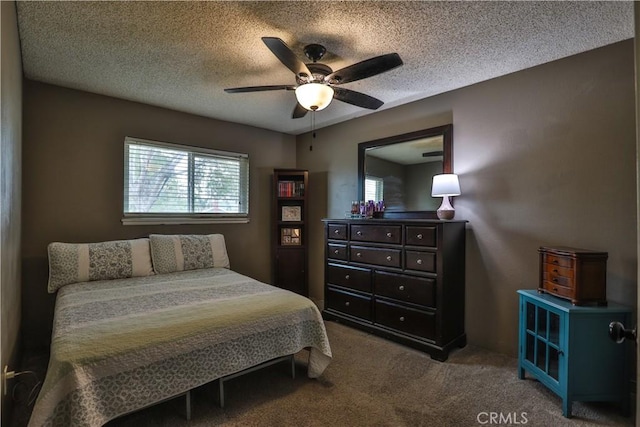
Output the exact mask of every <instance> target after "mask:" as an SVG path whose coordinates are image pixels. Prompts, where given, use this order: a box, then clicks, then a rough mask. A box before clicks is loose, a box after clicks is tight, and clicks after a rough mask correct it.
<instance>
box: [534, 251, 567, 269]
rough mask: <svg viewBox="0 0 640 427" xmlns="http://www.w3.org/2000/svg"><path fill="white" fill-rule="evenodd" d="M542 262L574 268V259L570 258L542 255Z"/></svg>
mask: <svg viewBox="0 0 640 427" xmlns="http://www.w3.org/2000/svg"><path fill="white" fill-rule="evenodd" d="M542 262H544V263H546V264H550V265H555V266H556V267H564V268H573V267H574V265H573V259H572V258H571V257H568V256H562V255H556V254H549V253H544V254H542Z"/></svg>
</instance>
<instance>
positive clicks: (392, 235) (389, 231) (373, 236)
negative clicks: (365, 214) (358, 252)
mask: <svg viewBox="0 0 640 427" xmlns="http://www.w3.org/2000/svg"><path fill="white" fill-rule="evenodd" d="M350 236H351V240H355V241H359V242H374V243H392V244H399V243H400V242H401V241H402V227H401V226H399V225H360V224H358V225H352V226H351V233H350Z"/></svg>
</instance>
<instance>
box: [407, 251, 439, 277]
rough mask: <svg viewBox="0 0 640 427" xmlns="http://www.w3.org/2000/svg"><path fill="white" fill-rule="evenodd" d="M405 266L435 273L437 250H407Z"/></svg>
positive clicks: (408, 268) (409, 268)
mask: <svg viewBox="0 0 640 427" xmlns="http://www.w3.org/2000/svg"><path fill="white" fill-rule="evenodd" d="M405 268H406V269H407V270H418V271H426V272H430V273H435V272H436V254H435V252H422V251H405Z"/></svg>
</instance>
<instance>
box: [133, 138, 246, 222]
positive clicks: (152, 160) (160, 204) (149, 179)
mask: <svg viewBox="0 0 640 427" xmlns="http://www.w3.org/2000/svg"><path fill="white" fill-rule="evenodd" d="M124 164H125V168H124V219H123V220H122V222H123V224H141V223H142V224H176V223H179V224H184V223H194V222H203V223H209V222H218V221H220V222H248V214H249V156H248V155H246V154H239V153H230V152H223V151H215V150H208V149H204V148H196V147H187V146H183V145H175V144H168V143H163V142H155V141H146V140H142V139H136V138H130V137H126V138H125V140H124Z"/></svg>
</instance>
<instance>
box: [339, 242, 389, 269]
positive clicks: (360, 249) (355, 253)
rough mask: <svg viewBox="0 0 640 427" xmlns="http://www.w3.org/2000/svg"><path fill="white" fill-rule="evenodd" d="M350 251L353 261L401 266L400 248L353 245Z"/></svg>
mask: <svg viewBox="0 0 640 427" xmlns="http://www.w3.org/2000/svg"><path fill="white" fill-rule="evenodd" d="M349 252H350V253H349V255H350V256H351V257H350V259H351V261H352V262H363V263H365V264H376V265H382V266H385V267H400V254H401V251H400V249H386V248H370V247H367V246H351V247H350V248H349Z"/></svg>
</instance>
